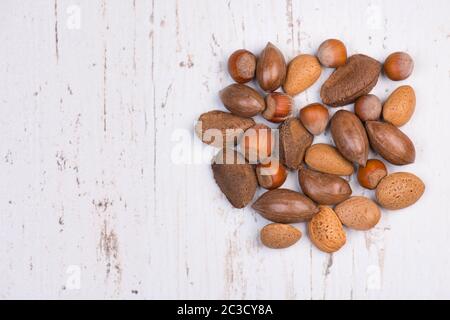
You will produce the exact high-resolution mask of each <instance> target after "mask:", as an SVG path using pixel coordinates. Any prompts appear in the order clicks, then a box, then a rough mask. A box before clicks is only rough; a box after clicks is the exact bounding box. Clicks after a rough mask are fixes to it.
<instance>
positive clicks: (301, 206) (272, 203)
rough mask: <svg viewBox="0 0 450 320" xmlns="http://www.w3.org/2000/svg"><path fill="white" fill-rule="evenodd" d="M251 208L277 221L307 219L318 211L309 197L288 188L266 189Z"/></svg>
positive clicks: (292, 221)
mask: <svg viewBox="0 0 450 320" xmlns="http://www.w3.org/2000/svg"><path fill="white" fill-rule="evenodd" d="M252 208H253V209H255V210H256V211H257V212H258V213H259V214H261V215H262V216H263V217H264V218H266V219H268V220H270V221H273V222H279V223H294V222H302V221H307V220H309V219H311V218H312V217H313V215H315V214H316V213H317V212H318V211H319V208H318V207H317V205H316V204H315V203H314V202H313V201H312V200H311V199H309V198H308V197H305V196H304V195H302V194H300V193H298V192H295V191H292V190H288V189H274V190H270V191H267V192H266V193H264V194H263V195H262V196H261V197H259V198H258V200H256V201H255V203H253V205H252Z"/></svg>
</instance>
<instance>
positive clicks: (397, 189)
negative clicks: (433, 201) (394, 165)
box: [375, 172, 425, 210]
mask: <svg viewBox="0 0 450 320" xmlns="http://www.w3.org/2000/svg"><path fill="white" fill-rule="evenodd" d="M424 192H425V184H424V183H423V182H422V180H421V179H420V178H419V177H417V176H416V175H414V174H412V173H409V172H396V173H392V174H390V175H388V176H386V177H385V178H383V179H382V180H381V181H380V183H379V184H378V186H377V190H376V193H375V196H376V198H377V202H378V203H379V204H380V205H381V206H382V207H384V208H386V209H390V210H397V209H403V208H406V207H409V206H411V205H413V204H414V203H416V202H417V200H419V199H420V197H422V195H423V193H424Z"/></svg>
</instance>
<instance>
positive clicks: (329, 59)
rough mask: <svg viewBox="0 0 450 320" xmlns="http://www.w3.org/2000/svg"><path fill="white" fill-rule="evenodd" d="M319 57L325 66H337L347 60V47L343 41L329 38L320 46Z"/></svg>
mask: <svg viewBox="0 0 450 320" xmlns="http://www.w3.org/2000/svg"><path fill="white" fill-rule="evenodd" d="M317 58H319V61H320V63H321V64H322V65H323V66H325V67H328V68H337V67H339V66H342V65H344V64H345V62H346V61H347V49H346V48H345V45H344V43H343V42H342V41H340V40H338V39H328V40H325V41H324V42H322V44H321V45H320V46H319V50H318V51H317Z"/></svg>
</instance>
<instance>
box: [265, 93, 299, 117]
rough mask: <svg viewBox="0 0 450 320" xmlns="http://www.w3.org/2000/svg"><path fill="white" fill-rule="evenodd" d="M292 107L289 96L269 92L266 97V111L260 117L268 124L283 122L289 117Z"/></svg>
mask: <svg viewBox="0 0 450 320" xmlns="http://www.w3.org/2000/svg"><path fill="white" fill-rule="evenodd" d="M292 105H293V101H292V98H291V97H290V96H289V95H287V94H284V93H281V92H271V93H269V94H268V95H267V96H266V109H265V110H264V112H263V113H262V116H263V117H264V119H266V120H268V121H270V122H274V123H279V122H283V121H284V120H286V119H287V118H288V117H289V116H290V115H291V113H292Z"/></svg>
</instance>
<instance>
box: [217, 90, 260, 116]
mask: <svg viewBox="0 0 450 320" xmlns="http://www.w3.org/2000/svg"><path fill="white" fill-rule="evenodd" d="M219 95H220V99H221V100H222V103H223V104H224V105H225V107H226V108H227V109H228V110H229V111H230V112H231V113H234V114H235V115H238V116H241V117H247V118H250V117H253V116H256V115H257V114H258V113H260V112H262V111H263V110H264V109H265V107H266V103H265V102H264V98H263V97H261V95H260V94H259V93H258V91H256V90H255V89H253V88H250V87H249V86H246V85H245V84H239V83H234V84H231V85H229V86H228V87H226V88H225V89H223V90H222V91H220V93H219Z"/></svg>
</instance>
